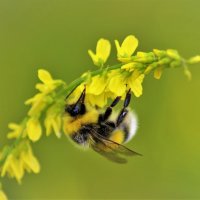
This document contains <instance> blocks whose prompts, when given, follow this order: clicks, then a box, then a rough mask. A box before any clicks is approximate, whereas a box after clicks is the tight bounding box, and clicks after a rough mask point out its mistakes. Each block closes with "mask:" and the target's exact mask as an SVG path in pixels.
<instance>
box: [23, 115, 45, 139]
mask: <svg viewBox="0 0 200 200" xmlns="http://www.w3.org/2000/svg"><path fill="white" fill-rule="evenodd" d="M26 128H27V134H28V137H29V138H30V140H32V141H33V142H36V141H38V140H39V139H40V137H41V135H42V127H41V125H40V122H39V119H37V118H30V119H29V120H28V122H27V125H26Z"/></svg>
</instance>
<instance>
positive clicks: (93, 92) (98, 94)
mask: <svg viewBox="0 0 200 200" xmlns="http://www.w3.org/2000/svg"><path fill="white" fill-rule="evenodd" d="M115 45H116V49H117V57H118V60H119V61H121V62H122V63H123V64H122V65H121V67H120V68H117V69H115V70H112V71H108V69H109V68H105V70H103V71H102V73H101V74H98V75H97V76H94V77H92V78H90V80H87V82H84V83H83V84H82V85H80V86H79V87H77V89H76V90H75V91H74V93H73V94H72V95H71V98H69V99H68V101H69V102H72V101H75V100H76V98H77V96H79V95H78V94H80V93H81V91H82V90H83V88H84V87H85V86H86V94H87V95H86V102H87V103H89V104H91V105H92V106H94V105H96V106H99V107H104V106H105V105H106V104H107V101H108V99H109V98H111V99H114V98H115V97H116V96H122V97H124V96H125V94H126V92H127V91H128V90H129V89H131V91H132V92H133V93H134V94H135V96H136V97H139V96H141V95H142V82H143V79H144V77H145V74H144V73H143V71H142V70H141V68H139V67H141V64H140V63H139V62H133V57H132V55H133V53H134V52H135V50H136V48H137V46H138V40H137V38H136V37H135V36H133V35H129V36H127V37H126V38H125V40H124V41H123V43H122V44H121V46H120V44H119V42H118V41H117V40H115ZM110 46H111V45H110V42H109V41H108V40H105V39H100V40H99V41H98V42H97V47H96V54H94V53H93V52H92V51H91V50H89V51H88V52H89V55H90V56H91V58H92V60H93V62H94V64H95V65H97V66H104V64H105V62H106V61H107V59H108V57H109V55H110V50H111V47H110Z"/></svg>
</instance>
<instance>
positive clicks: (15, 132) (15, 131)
mask: <svg viewBox="0 0 200 200" xmlns="http://www.w3.org/2000/svg"><path fill="white" fill-rule="evenodd" d="M8 127H9V129H11V131H10V132H9V133H8V135H7V138H8V139H13V138H17V137H19V136H20V134H22V131H23V127H22V126H21V125H19V124H15V123H9V124H8Z"/></svg>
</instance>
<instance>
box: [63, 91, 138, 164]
mask: <svg viewBox="0 0 200 200" xmlns="http://www.w3.org/2000/svg"><path fill="white" fill-rule="evenodd" d="M85 96H86V88H85V89H84V90H83V92H82V94H81V95H80V97H79V99H78V100H77V102H76V103H74V104H70V105H66V106H65V117H64V129H65V132H66V133H67V134H68V135H69V137H70V138H71V139H72V140H73V141H74V142H75V143H77V144H79V145H80V146H83V147H89V148H92V149H93V150H94V151H96V152H97V153H99V154H100V155H102V156H104V157H106V158H107V159H108V160H110V161H113V162H116V163H126V162H127V160H126V158H124V157H123V156H134V155H141V154H139V153H137V152H135V151H132V150H131V149H128V148H127V147H125V146H123V145H122V144H123V143H126V142H128V141H129V140H130V139H131V138H132V137H133V135H134V134H135V132H136V129H137V120H136V117H135V115H134V114H133V113H132V112H131V111H129V109H128V106H129V103H130V100H131V91H130V90H129V91H128V92H127V94H126V97H125V100H124V103H123V108H122V109H121V111H120V112H119V114H118V115H117V116H116V119H113V107H115V106H116V105H117V104H118V103H119V101H120V99H121V97H120V96H118V97H116V98H115V99H114V101H113V102H112V103H111V104H110V106H108V107H107V108H106V109H105V112H100V111H99V110H98V109H97V108H95V107H89V106H86V104H85V103H84V102H85Z"/></svg>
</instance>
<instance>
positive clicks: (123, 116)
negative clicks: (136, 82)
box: [116, 89, 131, 127]
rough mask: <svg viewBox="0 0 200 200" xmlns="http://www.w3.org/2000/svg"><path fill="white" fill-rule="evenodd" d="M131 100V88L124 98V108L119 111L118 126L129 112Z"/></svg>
mask: <svg viewBox="0 0 200 200" xmlns="http://www.w3.org/2000/svg"><path fill="white" fill-rule="evenodd" d="M130 101H131V90H130V89H129V90H128V92H127V93H126V97H125V100H124V107H123V108H122V110H121V112H120V113H119V115H118V117H117V121H116V127H118V126H119V125H120V124H121V123H122V122H123V120H124V119H125V117H126V115H127V113H128V109H127V107H128V106H129V103H130Z"/></svg>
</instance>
